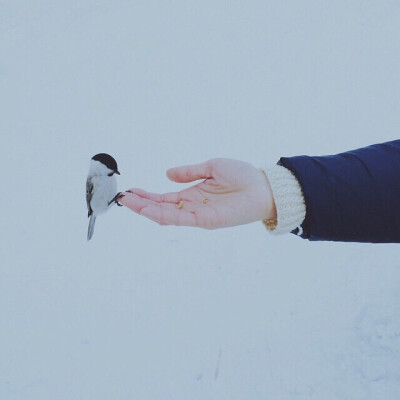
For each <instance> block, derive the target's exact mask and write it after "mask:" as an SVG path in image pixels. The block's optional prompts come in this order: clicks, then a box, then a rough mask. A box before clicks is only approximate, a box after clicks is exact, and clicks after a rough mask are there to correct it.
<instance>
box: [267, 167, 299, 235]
mask: <svg viewBox="0 0 400 400" xmlns="http://www.w3.org/2000/svg"><path fill="white" fill-rule="evenodd" d="M265 173H266V175H267V178H268V181H269V184H270V186H271V190H272V195H273V197H274V201H275V206H276V213H277V225H276V227H275V228H274V229H269V230H270V232H271V233H273V234H277V235H279V234H283V233H289V232H292V231H293V230H295V229H296V228H299V233H298V234H301V232H302V228H301V226H300V225H301V224H302V223H303V221H304V218H305V216H306V206H305V202H304V196H303V193H302V190H301V187H300V184H299V182H298V180H297V179H296V178H295V176H294V175H293V174H292V172H291V171H289V170H288V169H287V168H285V167H282V166H280V165H274V166H272V167H269V168H266V169H265Z"/></svg>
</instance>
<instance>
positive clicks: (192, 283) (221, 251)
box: [0, 0, 400, 400]
mask: <svg viewBox="0 0 400 400" xmlns="http://www.w3.org/2000/svg"><path fill="white" fill-rule="evenodd" d="M399 16H400V7H399V5H398V4H397V3H396V2H394V1H390V0H387V1H386V0H384V1H380V2H371V1H362V2H347V1H344V0H338V1H335V2H331V3H330V4H325V3H321V2H318V1H316V0H309V1H305V2H297V1H292V0H291V1H286V2H272V1H253V2H250V4H248V3H244V2H239V1H231V2H222V1H216V2H215V1H214V2H211V1H202V2H192V1H176V2H156V1H152V0H150V1H146V2H132V1H127V0H116V1H113V2H110V1H105V0H87V1H85V2H82V1H78V0H68V1H58V2H54V1H50V0H35V1H28V0H19V1H13V2H6V1H1V2H0V49H1V58H0V87H1V90H0V93H1V95H0V101H1V104H0V105H1V110H2V116H1V118H0V132H1V133H2V138H3V140H2V146H1V149H0V152H1V159H2V164H1V165H2V171H3V174H2V180H3V181H4V190H3V195H2V196H1V200H0V202H1V206H2V210H3V212H2V213H1V219H0V222H1V225H0V226H1V230H0V239H1V240H0V257H1V258H0V259H1V264H0V323H1V330H0V360H1V361H0V398H1V399H7V400H8V399H12V400H25V399H30V400H36V399H58V400H64V399H65V400H69V399H98V400H103V399H104V400H107V399H121V400H128V399H129V400H130V399H146V400H152V399H167V400H168V399H174V400H175V399H193V400H196V399H230V400H235V399H274V400H275V399H276V400H302V399H307V400H312V399H324V400H331V399H332V400H336V399H344V400H347V399H354V400H355V399H362V400H381V399H386V400H396V399H398V398H400V372H399V371H400V368H399V366H400V294H399V290H398V288H399V285H400V260H399V257H398V246H397V245H395V244H389V245H370V244H357V243H353V244H352V243H315V242H314V243H310V242H307V241H303V240H302V239H300V238H297V237H295V236H293V235H286V236H282V237H272V236H271V235H269V234H268V233H267V232H266V231H265V229H264V227H263V226H262V224H261V223H260V224H251V225H247V226H241V227H237V228H233V229H223V230H217V231H203V230H196V229H190V228H177V227H160V226H158V225H157V224H153V223H151V222H150V221H147V220H145V219H143V218H141V217H139V216H137V215H135V214H133V213H131V212H129V211H128V210H127V209H125V208H121V209H120V208H117V207H115V208H114V209H112V210H111V211H110V212H108V213H107V214H105V215H104V216H101V217H99V218H98V220H97V222H96V231H95V233H94V236H93V239H92V241H91V242H89V243H87V241H86V230H87V222H88V221H87V218H86V214H87V212H86V202H85V180H86V174H87V170H88V167H89V160H90V158H91V157H92V156H93V155H94V154H96V153H99V152H107V153H110V154H112V155H113V156H114V157H115V158H116V159H117V160H118V164H119V168H120V171H121V174H122V175H121V176H120V177H118V185H119V188H120V189H128V188H130V187H141V188H144V189H147V190H152V191H159V192H162V191H171V190H176V189H178V188H179V187H180V186H179V185H178V184H176V183H172V182H169V181H168V180H167V178H166V177H165V170H166V169H167V168H169V167H172V166H175V165H180V164H186V163H195V162H200V161H203V160H206V159H208V158H212V157H231V158H238V159H241V160H245V161H249V162H252V163H253V164H254V165H257V166H260V167H261V166H263V165H269V164H273V163H275V162H276V161H277V160H278V158H279V157H280V156H290V155H298V154H319V155H321V154H331V153H335V152H339V151H344V150H348V149H351V148H356V147H361V146H364V145H368V144H371V143H377V142H383V141H387V140H392V139H395V138H397V137H398V136H396V135H398V127H399V125H400V112H399V111H400V110H399V102H398V96H399V90H398V89H399V87H398V71H399V67H400V48H399V47H400V43H399V41H398V39H397V38H398V37H399V34H400V26H399V24H398V18H399Z"/></svg>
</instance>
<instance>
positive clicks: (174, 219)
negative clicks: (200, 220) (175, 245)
mask: <svg viewBox="0 0 400 400" xmlns="http://www.w3.org/2000/svg"><path fill="white" fill-rule="evenodd" d="M140 215H143V216H144V217H147V218H149V219H151V220H152V221H155V222H158V223H159V224H163V225H179V226H198V224H197V220H196V216H195V215H194V214H192V213H190V212H186V211H183V210H178V209H176V208H171V209H167V208H165V207H155V206H148V207H144V208H142V210H141V211H140Z"/></svg>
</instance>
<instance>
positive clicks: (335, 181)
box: [266, 140, 400, 243]
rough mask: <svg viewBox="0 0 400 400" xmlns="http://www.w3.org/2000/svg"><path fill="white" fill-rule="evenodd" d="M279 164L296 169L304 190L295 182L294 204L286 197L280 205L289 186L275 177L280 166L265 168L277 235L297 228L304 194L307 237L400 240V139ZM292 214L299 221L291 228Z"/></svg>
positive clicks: (303, 226) (303, 227)
mask: <svg viewBox="0 0 400 400" xmlns="http://www.w3.org/2000/svg"><path fill="white" fill-rule="evenodd" d="M279 165H280V166H281V168H282V167H285V168H287V169H288V170H289V171H291V172H292V174H293V175H294V176H295V177H296V179H297V181H298V183H299V187H300V188H301V189H300V190H299V189H298V188H297V189H296V185H295V184H293V182H292V183H291V184H290V187H291V189H290V190H289V191H291V193H292V194H291V196H292V199H293V201H294V203H293V205H292V206H291V205H290V203H291V202H290V201H288V200H287V199H286V202H285V201H284V204H283V206H282V205H280V200H279V198H280V197H281V196H283V195H284V190H282V187H280V186H279V184H277V183H275V185H274V177H273V174H274V172H275V171H276V168H278V167H274V168H275V170H274V171H273V172H272V173H271V171H266V172H267V175H268V177H269V180H270V184H271V189H272V191H273V195H274V198H275V202H276V208H277V216H278V225H277V227H276V233H281V232H285V231H286V232H287V231H288V228H293V229H294V228H295V227H294V225H296V224H297V223H298V221H299V220H300V219H301V197H299V196H300V193H301V196H303V198H304V203H305V210H304V211H305V217H304V220H302V221H301V222H300V236H301V237H303V238H305V239H309V240H332V241H349V242H374V243H389V242H400V140H396V141H393V142H388V143H382V144H377V145H373V146H369V147H365V148H361V149H357V150H353V151H349V152H345V153H341V154H337V155H333V156H323V157H308V156H298V157H290V158H287V157H283V158H281V159H280V161H279ZM293 193H297V194H293ZM299 199H300V200H299ZM292 214H293V215H296V216H297V218H298V219H297V220H296V221H293V225H290V226H288V227H286V224H285V221H287V220H288V219H290V218H291V215H292ZM293 233H297V231H293Z"/></svg>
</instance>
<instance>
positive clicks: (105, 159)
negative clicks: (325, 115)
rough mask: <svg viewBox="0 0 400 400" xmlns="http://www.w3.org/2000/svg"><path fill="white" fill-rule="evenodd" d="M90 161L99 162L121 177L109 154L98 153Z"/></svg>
mask: <svg viewBox="0 0 400 400" xmlns="http://www.w3.org/2000/svg"><path fill="white" fill-rule="evenodd" d="M92 160H95V161H100V162H101V163H102V164H104V165H105V166H106V167H107V168H108V169H111V171H114V172H115V173H116V174H118V175H121V174H120V173H119V171H118V165H117V162H116V161H115V159H114V157H111V156H110V155H109V154H106V153H99V154H96V155H95V156H93V157H92Z"/></svg>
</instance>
